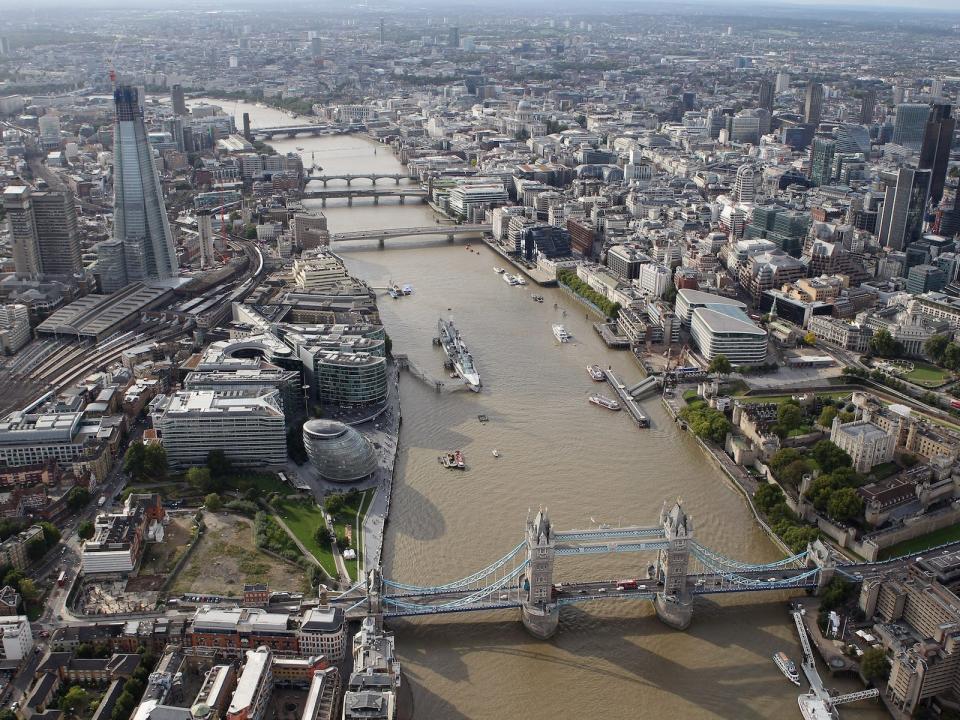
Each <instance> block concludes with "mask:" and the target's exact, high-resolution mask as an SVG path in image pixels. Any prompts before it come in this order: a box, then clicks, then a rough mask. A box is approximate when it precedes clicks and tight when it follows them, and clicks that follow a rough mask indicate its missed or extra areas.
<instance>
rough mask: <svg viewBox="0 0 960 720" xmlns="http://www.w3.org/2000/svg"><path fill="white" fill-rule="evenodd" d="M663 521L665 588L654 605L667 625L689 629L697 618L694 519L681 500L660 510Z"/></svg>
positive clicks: (660, 556)
mask: <svg viewBox="0 0 960 720" xmlns="http://www.w3.org/2000/svg"><path fill="white" fill-rule="evenodd" d="M660 524H661V525H662V526H663V534H664V536H665V537H666V540H667V543H668V546H667V548H666V549H664V550H660V551H659V552H658V553H657V580H659V581H660V582H661V583H662V585H663V590H662V591H660V592H658V593H657V595H656V597H655V599H654V601H653V608H654V610H656V613H657V617H658V618H659V619H660V622H662V623H663V624H664V625H667V626H668V627H672V628H673V629H674V630H686V629H687V628H688V627H690V622H691V621H692V620H693V597H692V596H691V594H690V588H689V587H687V566H688V565H689V564H690V541H691V540H692V539H693V521H692V520H691V519H690V518H689V517H688V516H687V513H686V512H685V511H684V509H683V506H682V505H681V504H680V502H679V501H678V502H677V503H676V504H675V505H674V506H673V507H672V508H671V509H670V511H669V512H668V511H667V508H666V506H664V508H663V509H662V510H661V511H660Z"/></svg>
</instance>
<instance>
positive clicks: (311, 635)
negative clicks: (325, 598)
mask: <svg viewBox="0 0 960 720" xmlns="http://www.w3.org/2000/svg"><path fill="white" fill-rule="evenodd" d="M297 644H298V646H299V648H300V654H301V655H304V656H307V657H311V656H314V655H326V656H327V657H328V658H329V659H330V660H331V661H332V662H339V661H340V660H342V659H343V658H344V657H345V656H346V653H347V623H346V622H345V621H344V617H343V611H342V610H341V609H340V608H337V607H316V608H311V609H309V610H307V611H306V612H305V613H304V614H303V622H302V623H301V624H300V628H299V630H297Z"/></svg>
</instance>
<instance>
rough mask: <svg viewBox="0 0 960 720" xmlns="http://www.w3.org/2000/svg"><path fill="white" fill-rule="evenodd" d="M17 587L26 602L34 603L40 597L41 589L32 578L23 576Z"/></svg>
mask: <svg viewBox="0 0 960 720" xmlns="http://www.w3.org/2000/svg"><path fill="white" fill-rule="evenodd" d="M17 589H18V590H19V591H20V597H22V598H23V601H24V602H25V603H33V602H36V601H37V600H39V599H40V591H39V590H37V586H36V584H35V583H34V582H33V580H31V579H30V578H23V580H21V581H20V582H19V583H18V584H17Z"/></svg>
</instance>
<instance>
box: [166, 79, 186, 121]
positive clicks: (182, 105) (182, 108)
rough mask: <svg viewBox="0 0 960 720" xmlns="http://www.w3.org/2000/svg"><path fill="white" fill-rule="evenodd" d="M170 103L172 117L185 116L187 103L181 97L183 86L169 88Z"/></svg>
mask: <svg viewBox="0 0 960 720" xmlns="http://www.w3.org/2000/svg"><path fill="white" fill-rule="evenodd" d="M170 101H171V103H172V104H173V114H174V115H186V114H187V101H186V99H185V98H184V96H183V85H179V84H178V85H174V86H173V87H172V88H170Z"/></svg>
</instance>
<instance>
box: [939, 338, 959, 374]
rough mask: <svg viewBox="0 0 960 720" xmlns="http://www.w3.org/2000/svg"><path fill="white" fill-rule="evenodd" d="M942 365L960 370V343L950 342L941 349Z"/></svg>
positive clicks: (949, 368)
mask: <svg viewBox="0 0 960 720" xmlns="http://www.w3.org/2000/svg"><path fill="white" fill-rule="evenodd" d="M943 366H944V367H945V368H947V369H948V370H960V345H958V344H957V343H950V344H949V345H947V348H946V350H944V351H943Z"/></svg>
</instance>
